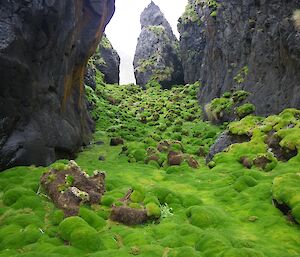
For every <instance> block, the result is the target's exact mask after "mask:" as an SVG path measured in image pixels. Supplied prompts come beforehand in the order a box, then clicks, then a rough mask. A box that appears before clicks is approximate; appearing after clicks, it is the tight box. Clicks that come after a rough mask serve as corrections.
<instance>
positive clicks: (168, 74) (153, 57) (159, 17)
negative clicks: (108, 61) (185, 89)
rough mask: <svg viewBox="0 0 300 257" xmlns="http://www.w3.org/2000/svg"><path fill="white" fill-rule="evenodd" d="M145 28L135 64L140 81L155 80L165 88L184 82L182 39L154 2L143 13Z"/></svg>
mask: <svg viewBox="0 0 300 257" xmlns="http://www.w3.org/2000/svg"><path fill="white" fill-rule="evenodd" d="M141 27H142V31H141V34H140V36H139V39H138V44H137V47H136V52H135V57H134V63H133V64H134V73H135V78H136V82H137V84H138V85H140V86H145V85H146V84H147V82H149V81H151V80H156V81H158V82H159V83H160V84H161V85H162V86H163V87H165V88H169V87H171V86H172V85H176V84H183V70H182V65H181V60H180V57H179V42H178V40H177V39H176V37H175V35H174V34H173V31H172V29H171V26H170V24H169V23H168V21H167V20H166V19H165V17H164V15H163V13H162V12H161V11H160V9H159V7H158V6H157V5H155V4H154V3H153V2H151V3H150V5H149V6H148V7H147V8H146V9H145V10H144V11H143V13H142V15H141Z"/></svg>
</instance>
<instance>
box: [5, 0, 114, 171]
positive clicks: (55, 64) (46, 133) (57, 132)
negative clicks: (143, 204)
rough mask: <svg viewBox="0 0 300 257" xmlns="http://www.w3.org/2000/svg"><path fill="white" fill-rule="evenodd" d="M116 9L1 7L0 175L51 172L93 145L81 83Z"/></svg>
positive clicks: (107, 0)
mask: <svg viewBox="0 0 300 257" xmlns="http://www.w3.org/2000/svg"><path fill="white" fill-rule="evenodd" d="M114 2H115V1H114V0H96V1H95V0H94V1H92V0H78V1H21V0H17V1H1V5H0V35H1V36H0V74H1V82H0V109H1V112H0V156H1V158H0V170H3V169H5V168H8V167H12V166H15V165H31V164H35V165H48V164H49V163H51V162H53V161H54V160H56V159H57V158H68V157H71V156H72V155H73V153H74V152H75V151H77V150H78V149H79V148H80V147H81V146H82V145H83V144H87V143H88V142H89V139H90V135H91V128H92V121H91V119H90V118H89V115H88V112H87V110H86V106H85V98H84V94H83V75H84V70H85V66H86V64H87V61H88V59H89V57H90V56H91V55H92V54H93V52H94V51H95V49H96V47H97V46H98V44H99V41H100V39H101V36H102V33H103V31H104V28H105V26H106V24H107V23H108V21H109V20H110V18H111V17H112V15H113V12H114Z"/></svg>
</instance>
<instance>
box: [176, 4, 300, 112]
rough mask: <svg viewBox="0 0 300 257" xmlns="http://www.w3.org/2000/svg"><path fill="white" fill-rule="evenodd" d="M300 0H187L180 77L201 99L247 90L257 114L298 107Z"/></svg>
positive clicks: (181, 43)
mask: <svg viewBox="0 0 300 257" xmlns="http://www.w3.org/2000/svg"><path fill="white" fill-rule="evenodd" d="M299 6H300V1H299V0H295V1H281V0H274V1H259V0H242V1H240V0H230V1H225V0H218V1H201V0H189V5H188V6H187V9H186V12H185V14H184V15H183V16H182V17H181V19H180V22H179V30H180V33H181V40H180V45H181V53H182V61H183V67H184V73H185V82H189V83H191V82H194V81H196V80H200V82H201V83H202V85H203V87H202V88H201V90H200V93H199V100H200V103H201V104H206V103H208V102H209V101H210V100H211V99H213V98H215V97H220V96H221V95H222V94H223V93H224V92H226V91H230V90H232V89H236V90H239V89H244V90H246V91H249V92H251V93H252V96H250V98H249V100H250V101H251V102H253V103H254V104H255V105H256V107H257V108H256V112H257V114H260V115H267V114H270V113H277V112H279V111H281V110H282V109H284V108H287V107H296V108H300V101H299V100H300V93H299V92H300V91H299V81H300V73H299V70H300V44H299V38H300V33H299V31H298V32H297V30H296V29H295V26H294V24H293V19H292V17H293V12H294V11H295V10H296V9H297V8H299Z"/></svg>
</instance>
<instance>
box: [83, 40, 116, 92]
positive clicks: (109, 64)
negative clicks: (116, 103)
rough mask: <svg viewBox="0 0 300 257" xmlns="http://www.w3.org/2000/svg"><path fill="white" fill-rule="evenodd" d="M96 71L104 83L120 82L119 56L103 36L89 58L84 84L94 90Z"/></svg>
mask: <svg viewBox="0 0 300 257" xmlns="http://www.w3.org/2000/svg"><path fill="white" fill-rule="evenodd" d="M97 70H98V71H100V72H101V73H103V75H104V82H105V83H108V84H114V83H117V84H118V83H119V81H120V75H119V74H120V56H119V55H118V53H117V51H116V50H115V49H114V48H113V46H112V44H111V43H110V41H109V39H108V38H107V37H106V35H105V34H104V35H103V37H102V40H101V42H100V44H99V46H98V48H97V50H96V53H95V54H94V55H93V56H92V57H91V58H90V60H89V62H88V65H87V69H86V73H85V77H84V83H85V84H86V85H88V86H90V87H91V88H93V89H95V88H96V80H95V77H96V73H97Z"/></svg>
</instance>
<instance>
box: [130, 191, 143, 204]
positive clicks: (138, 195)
mask: <svg viewBox="0 0 300 257" xmlns="http://www.w3.org/2000/svg"><path fill="white" fill-rule="evenodd" d="M144 198H145V194H144V193H143V192H141V191H139V190H134V191H133V192H132V194H131V196H130V200H131V201H132V202H134V203H141V202H143V200H144Z"/></svg>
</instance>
